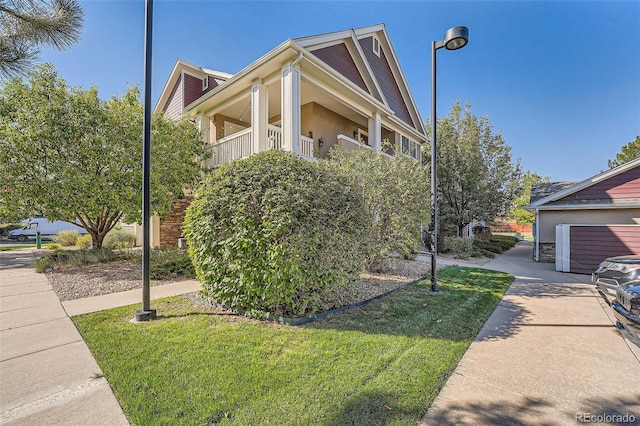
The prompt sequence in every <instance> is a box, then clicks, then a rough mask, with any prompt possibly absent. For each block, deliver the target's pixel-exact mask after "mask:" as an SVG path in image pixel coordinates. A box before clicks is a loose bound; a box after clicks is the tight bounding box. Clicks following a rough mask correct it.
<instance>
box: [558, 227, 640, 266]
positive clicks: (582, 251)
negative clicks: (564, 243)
mask: <svg viewBox="0 0 640 426" xmlns="http://www.w3.org/2000/svg"><path fill="white" fill-rule="evenodd" d="M570 243H571V245H570V247H571V249H570V251H571V253H570V259H571V265H570V268H571V272H575V273H581V274H589V273H591V272H593V271H595V269H596V268H597V267H598V264H600V262H602V261H603V260H604V259H605V258H607V257H611V256H623V255H628V254H640V225H638V226H620V225H618V226H616V225H608V226H607V225H603V226H578V225H575V226H571V237H570Z"/></svg>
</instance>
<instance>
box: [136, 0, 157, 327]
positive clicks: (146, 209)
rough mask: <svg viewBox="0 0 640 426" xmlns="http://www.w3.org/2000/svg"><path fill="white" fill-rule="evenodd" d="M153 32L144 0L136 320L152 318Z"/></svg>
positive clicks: (150, 7)
mask: <svg viewBox="0 0 640 426" xmlns="http://www.w3.org/2000/svg"><path fill="white" fill-rule="evenodd" d="M152 34H153V0H146V1H145V38H144V106H143V108H144V115H143V117H142V128H143V130H142V309H141V310H139V311H137V312H136V316H135V319H136V321H149V320H152V319H155V318H156V310H155V309H151V306H150V305H151V301H150V299H151V297H150V292H149V287H150V282H149V281H150V273H149V269H150V263H151V262H150V255H151V253H150V247H149V246H150V245H151V244H150V243H151V226H150V223H149V222H150V220H151V195H150V194H151V51H152V49H151V46H152Z"/></svg>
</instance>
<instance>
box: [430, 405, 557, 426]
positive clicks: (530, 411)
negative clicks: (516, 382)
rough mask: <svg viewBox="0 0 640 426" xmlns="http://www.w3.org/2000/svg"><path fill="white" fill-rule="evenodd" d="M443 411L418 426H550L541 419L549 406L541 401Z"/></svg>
mask: <svg viewBox="0 0 640 426" xmlns="http://www.w3.org/2000/svg"><path fill="white" fill-rule="evenodd" d="M443 405H445V406H446V409H442V410H437V411H435V412H433V413H432V414H431V415H429V416H428V418H427V419H425V420H424V422H423V423H421V424H422V425H461V424H467V425H509V426H524V425H534V424H535V425H540V426H547V425H548V426H550V425H554V424H557V423H555V422H545V421H544V420H543V418H542V415H543V413H544V412H545V409H546V408H551V407H553V403H552V402H550V401H547V400H546V399H542V398H523V399H522V400H521V402H520V403H513V402H510V401H495V402H480V401H478V402H470V403H468V404H464V403H450V404H443Z"/></svg>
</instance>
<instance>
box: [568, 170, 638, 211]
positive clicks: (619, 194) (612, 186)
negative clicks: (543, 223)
mask: <svg viewBox="0 0 640 426" xmlns="http://www.w3.org/2000/svg"><path fill="white" fill-rule="evenodd" d="M632 198H638V199H640V166H638V167H634V168H633V169H630V170H627V171H626V172H624V173H620V174H619V175H616V176H612V177H610V178H609V179H606V180H603V181H602V182H598V183H596V184H594V185H591V186H590V187H588V188H585V189H583V190H581V191H578V192H575V193H573V194H571V195H568V196H566V197H564V198H562V199H560V200H558V201H557V203H563V204H566V203H567V202H570V201H573V202H576V201H577V202H584V201H586V200H622V199H632Z"/></svg>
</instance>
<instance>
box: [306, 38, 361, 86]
mask: <svg viewBox="0 0 640 426" xmlns="http://www.w3.org/2000/svg"><path fill="white" fill-rule="evenodd" d="M313 54H314V55H316V56H317V57H318V58H320V59H322V60H323V61H324V62H326V63H327V64H328V65H329V66H331V68H333V69H335V70H336V71H338V72H339V73H340V74H342V75H344V76H345V77H347V78H348V79H349V80H351V81H352V82H353V83H355V84H356V85H357V86H358V87H360V88H361V89H362V90H364V91H365V92H367V93H369V89H367V85H366V84H365V82H364V79H363V78H362V75H360V71H358V67H357V66H356V63H355V62H353V58H352V57H351V54H350V53H349V50H348V49H347V46H346V45H345V44H344V43H340V44H336V45H335V46H329V47H323V48H322V49H317V50H314V51H313Z"/></svg>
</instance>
